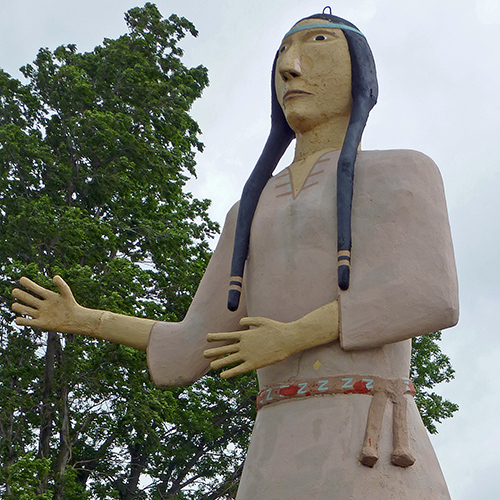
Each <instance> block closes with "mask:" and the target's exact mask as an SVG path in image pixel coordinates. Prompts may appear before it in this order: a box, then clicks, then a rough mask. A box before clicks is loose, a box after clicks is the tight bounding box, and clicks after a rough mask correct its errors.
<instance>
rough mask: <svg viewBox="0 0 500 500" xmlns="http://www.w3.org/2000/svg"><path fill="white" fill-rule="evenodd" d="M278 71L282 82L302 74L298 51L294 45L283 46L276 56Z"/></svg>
mask: <svg viewBox="0 0 500 500" xmlns="http://www.w3.org/2000/svg"><path fill="white" fill-rule="evenodd" d="M277 69H278V72H279V74H280V76H281V78H282V80H283V81H284V82H287V81H289V80H292V79H293V78H297V77H298V76H300V75H302V67H301V64H300V54H299V51H298V50H297V49H296V48H295V47H294V45H291V46H285V47H284V49H283V52H282V53H280V55H279V57H278V68H277Z"/></svg>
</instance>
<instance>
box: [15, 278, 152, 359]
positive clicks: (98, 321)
mask: <svg viewBox="0 0 500 500" xmlns="http://www.w3.org/2000/svg"><path fill="white" fill-rule="evenodd" d="M53 281H54V283H55V285H56V286H57V288H58V289H59V292H60V293H57V292H53V291H51V290H48V289H46V288H43V287H41V286H40V285H37V284H36V283H34V282H33V281H31V280H30V279H28V278H21V280H20V281H19V283H20V284H21V285H22V286H23V287H24V288H25V289H26V290H28V291H24V290H21V289H19V288H15V289H14V290H13V291H12V295H13V296H14V298H15V299H16V300H17V301H18V302H14V304H13V305H12V310H13V311H14V312H16V313H17V314H19V315H20V316H19V317H18V318H16V323H17V324H18V325H22V326H31V327H34V328H42V329H44V330H52V331H56V332H61V333H76V334H79V335H87V336H89V337H95V338H98V339H103V340H108V341H110V342H117V343H119V344H124V345H127V346H130V347H135V348H136V349H140V350H143V351H145V350H146V347H147V344H148V339H149V334H150V332H151V328H152V327H153V325H154V324H155V321H153V320H149V319H142V318H134V317H131V316H125V315H123V314H115V313H111V312H109V311H100V310H97V309H88V308H86V307H83V306H81V305H80V304H78V303H77V302H76V300H75V298H74V297H73V293H72V292H71V289H70V287H69V286H68V285H67V284H66V282H65V281H64V280H63V279H62V278H61V277H60V276H55V277H54V280H53Z"/></svg>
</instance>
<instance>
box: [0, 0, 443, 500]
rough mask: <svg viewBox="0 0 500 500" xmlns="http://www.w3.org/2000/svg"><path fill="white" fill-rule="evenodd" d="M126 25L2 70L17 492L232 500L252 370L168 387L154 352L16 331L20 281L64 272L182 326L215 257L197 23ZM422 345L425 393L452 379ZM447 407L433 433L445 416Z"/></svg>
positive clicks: (6, 451)
mask: <svg viewBox="0 0 500 500" xmlns="http://www.w3.org/2000/svg"><path fill="white" fill-rule="evenodd" d="M125 19H126V22H127V25H128V28H129V32H128V34H126V35H123V36H121V37H120V38H118V39H116V40H110V39H106V40H104V42H103V44H102V45H100V46H98V47H96V48H95V49H94V50H93V51H92V52H89V53H79V52H78V51H77V48H76V46H74V45H66V46H61V47H58V48H57V49H56V50H54V51H50V50H48V49H41V50H40V51H39V53H38V55H37V57H36V59H35V61H34V62H33V63H32V64H29V65H27V66H25V67H24V68H22V73H23V75H24V76H25V78H26V79H27V83H26V84H22V83H20V82H19V81H18V80H16V79H14V78H12V77H11V76H10V75H8V74H6V73H5V72H3V71H1V70H0V235H1V241H2V245H1V246H0V297H1V302H0V321H1V326H0V328H1V330H0V332H1V333H0V335H1V338H0V349H1V355H2V363H1V364H0V398H1V399H0V400H1V408H0V436H1V437H2V440H1V444H0V457H1V459H0V493H1V494H2V496H3V497H4V498H10V499H30V500H31V499H33V498H36V499H39V500H46V499H49V498H54V499H62V498H64V499H67V500H72V499H78V500H81V499H110V498H118V499H123V500H124V499H131V498H143V499H152V500H153V499H181V498H182V499H195V498H196V499H204V500H217V499H229V498H234V496H235V491H236V489H237V485H238V481H239V476H240V474H241V469H242V463H243V460H244V456H245V452H246V448H247V444H248V440H249V436H250V428H251V426H252V423H253V418H254V413H255V410H254V398H255V393H256V382H255V376H254V374H248V375H245V376H242V377H238V378H237V379H236V380H229V381H224V380H221V379H220V378H219V377H218V376H217V375H211V374H209V375H208V376H207V377H205V378H204V379H203V380H202V381H200V382H198V383H196V384H194V385H193V386H192V387H189V388H177V389H171V390H166V389H158V388H156V387H154V386H153V385H152V383H151V382H150V380H149V376H148V373H147V368H146V360H145V356H144V354H143V353H141V352H138V351H135V350H133V349H129V348H126V347H123V346H118V345H113V344H106V343H102V342H98V341H94V340H89V339H82V338H79V337H74V336H72V335H65V336H62V335H59V334H57V333H54V332H50V333H46V332H41V331H36V330H30V329H20V328H17V327H15V326H13V323H12V319H13V318H12V314H11V313H10V311H9V307H8V306H9V304H10V301H11V299H10V291H11V289H12V286H13V285H14V283H16V282H17V280H18V278H19V277H20V276H21V275H26V276H29V277H31V278H33V279H35V280H37V281H38V282H41V284H43V285H44V286H50V281H48V280H47V278H46V276H51V275H53V274H56V273H57V274H60V275H62V276H63V278H64V279H65V280H66V281H67V282H68V283H69V284H70V285H71V286H72V288H73V290H74V291H75V294H76V296H77V297H76V298H77V300H78V301H79V302H81V303H82V304H85V305H86V306H88V307H95V308H99V309H108V310H111V311H115V312H121V313H125V314H133V315H136V316H143V317H149V318H156V319H159V320H162V319H163V320H180V319H182V317H183V315H184V314H185V312H186V310H187V307H188V305H189V303H190V301H191V298H192V295H193V293H194V291H195V290H196V287H197V284H198V281H199V279H200V278H201V276H202V274H203V271H204V269H205V266H206V263H207V261H208V259H209V256H210V252H209V247H208V243H207V242H208V239H209V238H210V237H212V236H213V235H214V234H215V233H216V231H217V230H218V227H217V225H216V224H215V223H213V222H212V221H211V220H210V219H209V217H208V215H207V208H208V201H207V200H197V199H194V198H193V197H192V196H191V195H190V194H188V193H186V192H185V191H184V189H183V188H184V185H185V182H186V180H187V178H188V177H189V176H192V175H194V174H195V169H194V166H195V162H194V156H195V153H196V151H201V150H202V144H201V143H200V142H199V139H198V134H199V128H198V126H197V124H196V123H195V122H194V121H193V119H192V118H191V117H190V116H189V110H190V107H191V104H192V102H193V101H194V100H195V99H196V98H198V97H199V96H200V95H201V92H202V90H203V88H204V87H205V86H206V85H207V83H208V80H207V73H206V69H205V68H203V67H197V68H190V69H188V68H186V67H185V66H184V65H183V64H182V61H181V56H182V50H181V49H180V48H179V46H178V43H179V41H180V40H181V39H182V38H183V37H184V36H185V35H186V34H187V33H190V34H192V35H193V36H196V30H195V28H194V27H193V25H192V24H191V23H189V22H188V21H187V20H186V19H184V18H179V17H177V16H175V15H172V16H170V18H169V19H162V16H161V15H160V13H159V12H158V10H157V8H156V7H155V6H154V5H152V4H149V3H148V4H146V5H145V6H144V7H143V8H134V9H131V10H130V11H128V12H127V13H126V16H125ZM424 339H425V340H424V341H422V342H424V343H425V345H424V344H423V345H422V347H421V348H419V352H420V353H423V354H420V355H419V354H417V357H416V358H414V366H415V367H416V368H415V370H416V371H415V373H414V375H415V376H417V378H418V377H419V376H420V374H422V373H424V374H425V373H427V374H428V377H427V378H426V377H425V376H424V377H423V378H422V381H421V383H420V385H418V384H417V385H418V387H419V388H422V389H423V390H425V387H428V388H429V387H432V384H433V383H434V382H435V381H441V379H442V374H443V373H446V374H447V375H446V377H449V376H451V372H450V371H449V370H448V369H447V368H446V366H447V365H446V362H445V363H441V364H439V363H438V366H437V369H436V370H434V368H433V367H434V365H433V363H435V361H436V359H437V358H439V355H438V354H437V352H436V351H435V350H434V347H433V346H434V345H435V344H434V339H433V338H432V337H427V338H424ZM427 340H429V343H427ZM417 342H419V341H417ZM436 356H437V358H436ZM428 363H430V364H431V366H430V367H429V366H426V365H427V364H428ZM446 377H445V378H446ZM431 398H433V396H431ZM422 401H424V402H425V401H428V400H426V399H425V397H423V399H422ZM437 403H438V404H437V405H436V407H435V408H433V407H431V405H427V406H426V408H427V410H426V411H427V416H428V418H429V422H430V425H432V419H433V418H435V416H436V415H437V416H438V418H444V417H445V416H447V415H445V414H443V413H439V408H440V405H441V407H442V403H443V402H441V401H437ZM436 411H438V413H436Z"/></svg>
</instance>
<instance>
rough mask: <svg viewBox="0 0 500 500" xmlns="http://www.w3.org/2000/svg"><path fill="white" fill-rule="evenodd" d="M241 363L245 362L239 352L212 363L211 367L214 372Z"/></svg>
mask: <svg viewBox="0 0 500 500" xmlns="http://www.w3.org/2000/svg"><path fill="white" fill-rule="evenodd" d="M241 361H243V358H242V357H241V354H240V353H239V352H236V353H234V354H230V355H229V356H226V357H224V358H219V359H215V360H214V361H212V362H211V363H210V367H211V368H212V369H214V370H218V369H219V368H223V367H224V366H227V365H232V364H233V363H240V362H241Z"/></svg>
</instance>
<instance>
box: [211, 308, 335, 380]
mask: <svg viewBox="0 0 500 500" xmlns="http://www.w3.org/2000/svg"><path fill="white" fill-rule="evenodd" d="M240 325H241V326H249V327H254V328H252V329H251V330H241V331H238V332H229V333H209V334H208V335H207V342H215V341H225V342H232V343H230V344H227V345H225V346H222V347H214V348H213V349H207V350H206V351H205V352H204V353H203V355H204V356H205V357H206V358H217V359H215V360H214V361H212V362H211V363H210V366H211V367H212V368H213V369H214V370H217V369H218V368H223V367H226V366H228V365H231V364H234V363H238V365H237V366H235V367H233V368H230V369H229V370H225V371H223V372H222V373H221V377H222V378H229V377H232V376H233V375H239V374H240V373H245V372H248V371H250V370H256V369H257V368H262V367H263V366H268V365H272V364H273V363H277V362H278V361H282V360H284V359H285V358H287V357H289V356H291V355H292V354H296V353H298V352H302V351H304V350H306V349H311V348H312V347H317V346H320V345H325V344H329V343H330V342H334V341H337V340H338V338H339V307H338V301H337V300H334V301H333V302H329V303H328V304H326V305H324V306H322V307H320V308H318V309H315V310H314V311H312V312H310V313H309V314H306V315H305V316H303V317H302V318H300V319H298V320H296V321H292V322H290V323H281V322H280V321H274V320H272V319H268V318H243V319H242V320H241V321H240Z"/></svg>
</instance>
